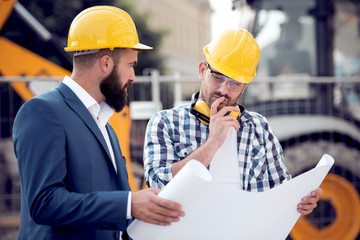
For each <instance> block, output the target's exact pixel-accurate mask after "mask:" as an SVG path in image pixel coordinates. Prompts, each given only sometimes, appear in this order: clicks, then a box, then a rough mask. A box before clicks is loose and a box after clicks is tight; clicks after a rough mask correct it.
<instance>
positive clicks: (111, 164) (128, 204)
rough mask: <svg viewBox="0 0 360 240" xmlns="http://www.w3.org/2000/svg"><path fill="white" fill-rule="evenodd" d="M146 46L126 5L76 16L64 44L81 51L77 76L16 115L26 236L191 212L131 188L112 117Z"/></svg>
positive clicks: (92, 231) (75, 235)
mask: <svg viewBox="0 0 360 240" xmlns="http://www.w3.org/2000/svg"><path fill="white" fill-rule="evenodd" d="M140 49H144V50H146V49H151V47H148V46H146V45H143V44H141V43H139V40H138V36H137V32H136V28H135V25H134V23H133V21H132V19H131V17H130V16H129V15H128V14H127V13H126V12H124V11H123V10H121V9H118V8H115V7H109V6H98V7H92V8H88V9H86V10H84V11H82V12H81V13H79V14H78V16H77V17H76V18H75V19H74V20H73V22H72V24H71V26H70V30H69V37H68V47H67V48H65V50H66V51H72V52H74V59H73V63H74V68H73V72H72V75H71V77H65V78H64V80H63V82H61V83H60V84H59V85H58V86H57V87H56V88H55V89H53V90H51V91H49V92H47V93H45V94H42V95H39V96H36V97H34V98H32V99H31V100H29V101H28V102H26V103H25V104H24V105H23V106H22V108H21V109H20V110H19V112H18V114H17V116H16V118H15V121H14V127H13V141H14V149H15V154H16V157H17V159H18V165H19V172H20V180H21V220H20V229H19V239H119V238H120V239H121V235H122V236H123V239H127V234H126V227H127V226H128V224H129V221H131V219H132V218H137V219H140V220H143V221H146V222H150V223H153V224H159V225H169V224H171V223H172V222H176V221H179V218H180V217H181V216H183V215H184V213H183V211H182V210H181V206H180V205H179V204H177V203H174V202H172V201H167V200H165V199H161V198H159V197H157V193H158V192H159V190H155V189H146V190H142V191H138V192H131V190H130V186H129V183H128V175H127V170H126V165H125V163H126V160H125V159H124V158H123V157H122V153H121V149H120V145H119V142H118V140H117V136H116V134H115V132H114V130H113V129H112V127H111V126H110V125H109V124H108V123H107V121H108V119H109V118H110V117H111V115H112V114H113V112H114V110H115V111H117V112H119V111H121V110H122V109H123V107H124V106H125V104H126V97H127V88H128V87H129V86H130V85H131V82H132V81H134V79H135V73H134V69H133V67H134V65H135V64H136V62H137V55H138V51H139V50H140ZM122 233H124V234H122Z"/></svg>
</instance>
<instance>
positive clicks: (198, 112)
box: [190, 98, 240, 125]
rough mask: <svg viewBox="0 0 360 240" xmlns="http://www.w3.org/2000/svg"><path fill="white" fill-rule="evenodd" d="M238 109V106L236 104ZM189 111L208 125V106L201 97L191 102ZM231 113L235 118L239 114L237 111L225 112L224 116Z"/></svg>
mask: <svg viewBox="0 0 360 240" xmlns="http://www.w3.org/2000/svg"><path fill="white" fill-rule="evenodd" d="M236 107H237V108H238V109H240V108H239V106H238V105H236ZM190 113H192V114H194V115H195V116H196V118H197V119H199V120H200V121H201V122H202V123H204V124H206V125H209V123H210V108H209V106H208V105H207V103H206V102H205V100H204V99H203V98H199V99H198V100H197V101H196V102H195V103H193V104H191V108H190ZM227 115H231V116H233V117H234V118H235V119H237V118H238V117H239V115H240V111H239V112H227V113H226V114H225V116H227Z"/></svg>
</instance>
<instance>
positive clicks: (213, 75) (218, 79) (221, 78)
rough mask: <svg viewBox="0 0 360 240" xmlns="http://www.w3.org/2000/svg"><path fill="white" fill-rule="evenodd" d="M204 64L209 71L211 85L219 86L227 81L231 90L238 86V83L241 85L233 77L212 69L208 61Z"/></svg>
mask: <svg viewBox="0 0 360 240" xmlns="http://www.w3.org/2000/svg"><path fill="white" fill-rule="evenodd" d="M206 66H207V68H208V70H209V71H210V83H212V84H213V85H215V86H217V87H220V86H222V85H224V84H225V83H227V84H228V88H229V89H232V90H235V89H237V88H239V87H240V85H241V83H240V82H238V81H236V80H234V79H231V78H229V77H227V76H225V75H224V74H221V73H219V72H216V71H214V70H212V69H211V67H210V65H209V64H208V63H206Z"/></svg>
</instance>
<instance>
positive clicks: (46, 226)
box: [13, 83, 130, 240]
mask: <svg viewBox="0 0 360 240" xmlns="http://www.w3.org/2000/svg"><path fill="white" fill-rule="evenodd" d="M106 129H107V131H108V133H109V137H110V141H111V144H112V148H113V151H114V155H115V160H116V165H117V173H116V171H115V169H114V166H113V163H112V161H111V158H110V153H109V150H108V148H107V145H106V142H105V139H104V137H103V135H102V134H101V131H100V129H99V128H98V126H97V125H96V123H95V121H94V119H93V117H92V116H91V115H90V113H89V111H88V110H87V109H86V107H85V106H84V104H83V103H82V102H81V101H80V99H79V98H78V97H77V96H76V95H75V94H74V92H73V91H72V90H71V89H70V88H69V87H68V86H66V85H65V84H63V83H60V84H59V85H58V86H57V87H56V88H55V89H53V90H51V91H49V92H47V93H45V94H42V95H39V96H36V97H34V98H32V99H30V100H29V101H27V102H26V103H25V104H24V105H23V106H22V107H21V109H20V110H19V112H18V114H17V116H16V118H15V121H14V127H13V141H14V149H15V154H16V157H17V160H18V165H19V172H20V180H21V218H20V229H19V239H67V240H69V239H76V240H79V239H114V237H118V235H119V231H126V227H127V225H128V223H129V221H128V220H127V219H126V210H127V202H128V193H129V191H130V186H129V183H128V175H127V170H126V165H125V163H126V160H125V158H124V157H123V156H122V153H121V149H120V145H119V142H118V139H117V136H116V134H115V132H114V130H113V129H112V127H111V126H110V125H109V124H107V125H106Z"/></svg>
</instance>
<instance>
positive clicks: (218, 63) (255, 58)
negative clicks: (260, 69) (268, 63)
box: [203, 29, 260, 83]
mask: <svg viewBox="0 0 360 240" xmlns="http://www.w3.org/2000/svg"><path fill="white" fill-rule="evenodd" d="M203 50H204V54H205V58H206V61H207V62H208V63H209V65H210V66H211V67H212V68H214V69H215V70H216V71H218V72H220V73H222V74H224V75H225V76H227V77H229V78H232V79H234V80H236V81H238V82H241V83H249V82H251V80H253V79H254V77H255V75H256V66H257V64H258V62H259V57H260V49H259V45H258V44H257V42H256V41H255V39H254V37H253V36H252V35H251V33H249V32H248V31H246V30H244V29H236V30H226V31H224V32H223V33H222V34H221V35H220V36H219V37H218V38H216V39H214V40H213V41H211V42H210V43H209V44H208V45H207V46H205V47H204V48H203Z"/></svg>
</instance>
